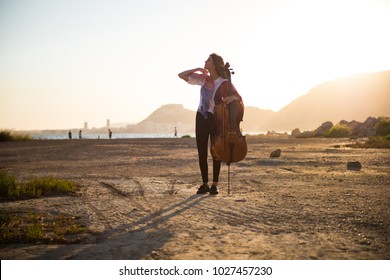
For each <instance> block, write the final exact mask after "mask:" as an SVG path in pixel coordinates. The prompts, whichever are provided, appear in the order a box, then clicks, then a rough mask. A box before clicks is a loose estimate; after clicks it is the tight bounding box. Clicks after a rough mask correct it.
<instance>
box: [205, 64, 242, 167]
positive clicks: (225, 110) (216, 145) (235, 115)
mask: <svg viewBox="0 0 390 280" xmlns="http://www.w3.org/2000/svg"><path fill="white" fill-rule="evenodd" d="M229 67H230V66H229V64H228V63H227V66H226V68H227V69H226V71H227V74H228V79H229V81H228V91H227V94H226V96H222V98H226V97H227V96H234V92H233V86H232V83H231V75H230V69H229ZM233 74H234V73H233ZM221 86H222V85H221ZM239 99H241V98H239ZM243 116H244V104H243V102H242V100H237V99H236V100H234V101H232V102H230V103H229V104H227V103H226V102H219V103H218V104H216V105H215V108H214V118H215V121H216V123H217V133H216V135H215V136H214V139H213V140H212V144H211V154H212V156H213V157H214V158H215V159H217V160H220V161H222V162H224V163H226V164H228V165H230V163H233V162H239V161H241V160H243V159H244V158H245V157H246V154H247V151H248V148H247V144H246V140H245V136H243V135H242V134H241V129H240V122H241V121H242V120H243Z"/></svg>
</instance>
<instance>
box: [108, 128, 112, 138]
mask: <svg viewBox="0 0 390 280" xmlns="http://www.w3.org/2000/svg"><path fill="white" fill-rule="evenodd" d="M108 137H109V138H110V139H111V138H112V131H111V129H109V130H108Z"/></svg>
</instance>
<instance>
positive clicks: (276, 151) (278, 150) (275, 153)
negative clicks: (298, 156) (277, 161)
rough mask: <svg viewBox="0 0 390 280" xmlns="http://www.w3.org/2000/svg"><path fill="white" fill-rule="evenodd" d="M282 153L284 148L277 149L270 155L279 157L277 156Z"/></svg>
mask: <svg viewBox="0 0 390 280" xmlns="http://www.w3.org/2000/svg"><path fill="white" fill-rule="evenodd" d="M281 154H282V150H281V149H277V150H275V151H273V152H272V153H271V154H270V155H269V157H271V158H277V157H280V155H281Z"/></svg>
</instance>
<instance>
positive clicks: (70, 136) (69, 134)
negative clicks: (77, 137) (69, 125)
mask: <svg viewBox="0 0 390 280" xmlns="http://www.w3.org/2000/svg"><path fill="white" fill-rule="evenodd" d="M68 137H69V139H72V131H70V130H69V132H68Z"/></svg>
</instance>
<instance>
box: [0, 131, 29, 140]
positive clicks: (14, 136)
mask: <svg viewBox="0 0 390 280" xmlns="http://www.w3.org/2000/svg"><path fill="white" fill-rule="evenodd" d="M30 139H31V137H30V135H29V134H20V133H16V132H12V131H10V130H0V142H4V141H15V140H30Z"/></svg>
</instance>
